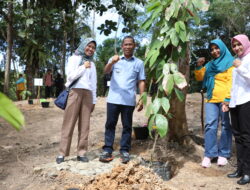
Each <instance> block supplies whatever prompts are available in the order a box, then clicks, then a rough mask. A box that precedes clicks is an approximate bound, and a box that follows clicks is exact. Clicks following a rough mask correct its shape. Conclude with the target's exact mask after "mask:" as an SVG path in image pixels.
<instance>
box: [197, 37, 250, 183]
mask: <svg viewBox="0 0 250 190" xmlns="http://www.w3.org/2000/svg"><path fill="white" fill-rule="evenodd" d="M231 47H232V50H233V52H234V53H235V55H236V58H234V57H233V56H232V55H231V53H230V51H229V50H228V49H227V47H226V45H225V44H224V43H223V42H222V41H221V40H219V39H216V40H212V41H211V42H210V44H209V50H210V53H211V56H212V57H213V59H212V60H211V61H209V62H208V63H207V64H206V65H205V66H203V65H204V63H205V58H203V57H202V58H199V59H198V60H197V66H198V67H197V69H196V71H195V76H196V79H197V80H200V81H201V80H202V81H203V85H202V89H203V90H206V93H207V100H206V105H205V113H206V124H205V134H204V139H205V153H204V158H203V161H202V163H201V165H202V166H203V167H204V168H208V167H210V166H211V160H212V159H213V158H218V159H217V164H218V165H219V166H224V165H226V164H227V163H228V158H230V157H231V148H232V134H233V135H234V138H235V144H236V151H237V153H236V154H237V169H236V171H234V172H233V173H231V174H228V175H227V176H228V177H229V178H240V179H239V180H238V181H237V183H238V184H240V185H245V184H247V183H250V117H249V116H248V114H249V112H250V41H249V39H248V37H247V36H246V35H244V34H239V35H237V36H235V37H233V38H232V40H231ZM229 116H230V117H229ZM219 122H220V123H221V135H220V138H219V140H217V131H218V124H219Z"/></svg>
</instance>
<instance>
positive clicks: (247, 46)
mask: <svg viewBox="0 0 250 190" xmlns="http://www.w3.org/2000/svg"><path fill="white" fill-rule="evenodd" d="M233 40H237V41H239V42H240V43H241V45H242V46H243V51H244V53H243V54H242V55H240V56H239V58H242V57H244V56H245V55H247V54H248V53H250V41H249V39H248V37H247V36H246V35H244V34H239V35H237V36H234V37H233V38H232V40H231V45H233Z"/></svg>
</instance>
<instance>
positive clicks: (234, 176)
mask: <svg viewBox="0 0 250 190" xmlns="http://www.w3.org/2000/svg"><path fill="white" fill-rule="evenodd" d="M241 176H242V173H241V172H240V171H238V170H236V171H235V172H233V173H231V174H228V175H227V177H229V178H239V177H241Z"/></svg>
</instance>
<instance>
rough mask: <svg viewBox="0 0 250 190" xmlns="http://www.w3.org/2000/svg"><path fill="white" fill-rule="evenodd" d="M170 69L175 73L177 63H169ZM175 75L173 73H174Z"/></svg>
mask: <svg viewBox="0 0 250 190" xmlns="http://www.w3.org/2000/svg"><path fill="white" fill-rule="evenodd" d="M170 71H171V72H172V73H177V72H178V67H177V65H176V64H175V63H171V64H170ZM174 76H175V75H174Z"/></svg>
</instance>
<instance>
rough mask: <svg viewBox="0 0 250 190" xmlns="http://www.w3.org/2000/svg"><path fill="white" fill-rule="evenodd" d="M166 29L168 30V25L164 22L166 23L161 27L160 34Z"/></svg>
mask: <svg viewBox="0 0 250 190" xmlns="http://www.w3.org/2000/svg"><path fill="white" fill-rule="evenodd" d="M168 30H169V26H168V24H167V23H166V25H165V26H164V27H163V28H162V29H161V31H160V34H163V33H165V32H167V31H168Z"/></svg>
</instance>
